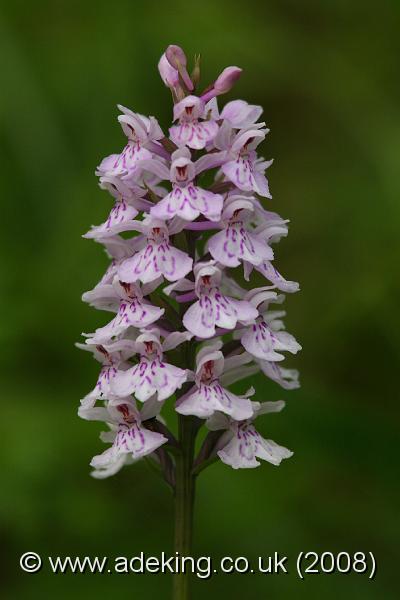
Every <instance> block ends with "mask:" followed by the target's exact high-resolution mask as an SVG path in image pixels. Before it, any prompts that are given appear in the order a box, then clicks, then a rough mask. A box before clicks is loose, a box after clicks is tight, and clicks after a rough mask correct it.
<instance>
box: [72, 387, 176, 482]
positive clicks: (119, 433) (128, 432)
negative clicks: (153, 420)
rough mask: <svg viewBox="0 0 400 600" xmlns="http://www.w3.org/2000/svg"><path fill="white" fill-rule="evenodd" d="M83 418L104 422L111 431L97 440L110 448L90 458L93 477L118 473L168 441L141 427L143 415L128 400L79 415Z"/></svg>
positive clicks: (159, 434)
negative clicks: (109, 444)
mask: <svg viewBox="0 0 400 600" xmlns="http://www.w3.org/2000/svg"><path fill="white" fill-rule="evenodd" d="M81 416H82V417H83V418H84V419H88V420H100V421H106V422H107V423H108V424H109V426H110V428H111V431H108V432H103V433H102V434H101V435H100V438H101V440H102V441H103V442H106V443H107V442H109V443H110V442H111V443H112V445H111V446H110V447H109V448H108V449H107V450H105V451H104V452H103V453H102V454H98V455H97V456H95V457H94V458H92V460H91V462H90V464H91V466H92V467H94V471H93V472H92V476H93V477H95V478H96V479H104V478H105V477H109V476H110V475H114V474H115V473H117V472H118V471H119V470H120V469H121V468H122V467H123V466H124V465H125V464H129V463H130V462H135V461H136V460H139V459H140V458H143V457H144V456H148V455H149V454H152V453H153V452H154V451H155V450H157V448H159V447H160V446H162V445H163V444H165V443H166V442H167V441H168V440H167V438H166V437H165V436H164V435H162V434H161V433H157V432H155V431H150V430H149V429H147V428H146V426H145V425H143V423H142V420H143V412H142V411H138V410H137V408H136V405H135V402H134V401H133V400H132V399H131V398H123V399H120V400H119V401H118V402H117V403H115V404H112V403H110V404H109V405H108V407H107V408H95V409H89V410H87V411H86V412H85V413H83V414H82V415H81Z"/></svg>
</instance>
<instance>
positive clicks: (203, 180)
mask: <svg viewBox="0 0 400 600" xmlns="http://www.w3.org/2000/svg"><path fill="white" fill-rule="evenodd" d="M158 66H159V72H160V75H161V77H162V79H163V81H164V83H165V84H166V86H167V87H168V88H169V89H170V90H171V92H172V97H173V102H174V107H173V125H172V126H171V127H170V129H169V135H168V136H166V135H165V134H164V132H163V131H162V129H161V127H160V125H159V124H158V122H157V120H156V119H155V118H154V117H145V116H143V115H141V114H138V113H134V112H132V111H131V110H129V109H127V108H125V107H123V106H119V110H120V112H121V114H120V115H119V117H118V121H119V123H120V125H121V127H122V131H123V133H124V135H125V136H126V145H125V147H124V148H123V149H122V151H121V152H119V153H117V154H112V155H110V156H108V157H106V158H105V159H104V160H102V162H101V163H100V165H99V167H98V169H97V171H96V174H97V176H98V177H99V184H100V187H101V188H102V189H104V190H107V191H108V192H109V193H110V194H111V196H112V197H113V198H114V206H113V207H112V209H111V212H110V214H109V215H108V217H107V219H106V220H105V222H104V223H102V224H101V225H97V226H92V227H91V229H90V231H89V232H88V233H87V234H86V235H85V237H88V238H92V239H94V240H96V241H97V242H99V243H101V244H102V245H103V246H104V248H105V250H106V253H107V255H108V256H109V258H110V260H111V263H110V265H109V267H108V269H107V271H106V273H105V274H104V276H103V278H102V279H101V281H100V282H99V283H98V284H97V285H96V286H95V287H94V289H92V290H91V291H89V292H86V293H85V294H84V295H83V300H84V301H86V302H88V303H89V304H90V305H91V306H93V307H95V308H97V309H100V310H105V311H108V312H110V313H112V318H111V320H110V321H109V322H108V323H107V324H106V325H104V326H103V327H100V328H99V329H97V330H96V331H95V332H94V333H91V334H84V336H85V337H86V340H85V343H82V344H78V346H79V347H80V348H82V349H84V350H87V351H89V352H91V353H92V354H93V356H94V358H95V359H96V360H97V361H98V362H99V363H100V364H101V369H100V374H99V377H98V380H97V382H96V385H95V387H94V389H93V390H92V391H91V392H90V393H89V394H87V395H86V396H85V397H84V398H83V399H82V401H81V406H80V408H79V415H80V416H81V417H82V418H84V419H88V420H93V419H94V420H100V421H103V422H105V423H107V424H108V426H109V428H110V430H109V431H108V432H106V433H103V434H102V435H101V439H102V440H103V441H104V442H106V443H108V444H110V445H109V447H108V448H107V449H106V450H105V452H103V453H102V454H100V455H99V456H95V457H94V458H93V459H92V462H91V465H92V467H93V468H94V470H93V473H92V474H93V475H94V476H95V477H107V476H109V475H112V474H114V473H116V472H117V471H118V470H119V469H120V468H121V467H122V466H123V465H124V464H128V463H131V462H134V461H136V460H138V459H140V458H142V457H144V456H151V458H153V459H154V460H156V461H157V462H158V463H159V464H160V465H161V466H163V465H165V464H166V462H167V455H168V448H170V447H172V446H173V444H174V443H176V440H175V438H174V436H173V435H172V434H171V433H170V431H169V430H168V428H167V427H166V425H165V423H164V421H163V419H162V417H161V416H160V411H161V409H162V407H163V404H164V403H165V402H172V403H174V406H175V410H176V412H177V413H178V414H179V415H186V416H187V415H190V416H191V417H192V418H194V417H195V418H196V419H195V420H196V423H197V426H198V427H199V426H200V425H201V424H203V423H205V425H206V427H207V428H208V430H209V434H208V436H207V437H206V440H205V442H204V444H203V447H202V449H201V450H200V454H199V456H198V458H197V463H198V464H199V461H201V460H204V461H209V460H210V458H211V459H212V458H217V457H219V458H220V459H221V460H222V461H223V462H224V463H226V464H227V465H230V466H231V467H233V468H234V469H236V468H248V467H256V466H258V465H259V462H258V460H257V459H263V460H266V461H268V462H270V463H272V464H274V465H278V464H279V463H280V462H281V460H282V459H283V458H288V457H289V456H291V454H292V453H291V452H290V451H289V450H287V449H286V448H284V447H282V446H279V445H277V444H276V443H275V442H273V441H271V440H266V439H264V438H263V437H262V436H261V435H260V434H259V433H258V432H257V430H256V429H255V427H254V424H253V422H254V420H255V418H256V417H258V416H259V415H261V414H263V413H267V412H277V411H280V410H281V409H282V408H283V406H284V403H283V402H282V401H279V402H262V403H260V402H255V401H252V400H251V399H250V398H251V397H252V395H253V394H254V390H253V388H251V389H249V390H248V391H247V392H246V393H245V394H244V395H242V396H239V395H236V394H235V393H233V392H232V391H231V390H230V389H229V387H230V386H231V385H232V384H233V383H235V382H237V381H239V380H241V379H244V378H247V377H249V376H252V375H254V374H255V373H257V372H258V371H261V372H263V373H264V374H265V375H266V376H267V377H269V378H270V379H272V380H273V381H275V382H277V383H278V384H279V385H281V386H282V387H283V388H285V389H293V388H296V387H298V374H297V372H296V371H294V370H290V369H285V368H283V367H282V361H283V359H284V358H285V352H289V353H292V354H295V353H296V352H297V351H298V350H299V349H300V346H299V344H298V343H297V342H296V340H295V339H294V337H293V336H292V335H290V334H289V333H287V332H286V331H285V329H284V325H283V322H282V320H281V319H282V317H283V316H284V314H285V313H284V312H283V311H281V310H273V309H271V305H274V304H280V303H282V301H283V299H284V295H283V293H292V292H296V291H297V290H298V284H297V283H295V282H293V281H288V280H286V279H285V278H284V277H283V276H282V275H281V274H280V273H279V272H278V271H277V269H276V268H275V266H274V263H273V260H274V252H273V249H272V245H273V244H274V243H275V242H277V241H279V239H280V238H281V237H282V236H286V235H287V233H288V221H286V220H284V219H282V218H281V217H280V216H279V215H278V214H276V213H275V212H270V211H268V210H266V209H265V208H264V207H263V205H262V199H263V198H271V195H270V191H269V186H268V181H267V178H266V175H265V172H266V169H267V168H268V167H269V166H270V164H271V162H272V161H265V160H264V159H263V158H262V157H260V156H258V154H257V148H258V146H259V144H260V143H261V142H263V140H264V139H265V137H266V135H267V133H268V129H267V128H266V126H265V123H264V122H259V119H260V117H261V114H262V109H261V107H259V106H253V105H250V104H248V103H247V102H245V101H243V100H234V101H231V102H228V103H227V104H225V106H224V107H223V109H222V110H221V111H220V109H219V108H218V104H217V96H220V95H221V94H224V93H226V92H228V91H229V90H230V89H231V88H232V86H233V84H234V83H235V82H236V80H237V79H238V77H239V76H240V74H241V70H240V69H238V68H237V67H228V68H226V69H224V71H223V72H222V73H221V75H220V76H219V77H218V78H217V79H216V81H215V82H214V83H213V84H212V85H211V86H209V87H208V88H207V89H206V90H205V91H204V92H203V93H201V94H199V95H196V94H195V91H196V88H197V87H198V80H199V74H200V66H199V61H198V60H196V64H195V68H194V71H193V73H192V74H191V75H189V73H188V71H187V60H186V56H185V54H184V52H183V50H182V49H181V48H179V47H178V46H169V47H168V48H167V50H166V52H165V53H164V54H163V56H162V57H161V59H160V62H159V65H158ZM121 234H122V235H121ZM254 270H255V271H256V272H258V274H259V275H257V274H255V273H253V271H254ZM242 276H243V277H242ZM254 277H256V279H257V280H258V282H262V280H263V279H264V280H265V285H264V286H262V287H256V288H254V287H252V286H251V285H250V282H251V278H254ZM243 279H244V281H246V282H249V286H248V287H249V288H250V289H244V288H243V287H242V285H243V283H242V284H239V283H238V281H241V282H243ZM168 456H169V455H168ZM169 460H171V459H169Z"/></svg>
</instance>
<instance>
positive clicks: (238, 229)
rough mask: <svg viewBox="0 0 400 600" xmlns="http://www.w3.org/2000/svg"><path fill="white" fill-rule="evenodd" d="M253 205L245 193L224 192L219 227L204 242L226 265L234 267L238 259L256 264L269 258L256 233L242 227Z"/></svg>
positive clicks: (262, 242) (266, 248) (212, 253)
mask: <svg viewBox="0 0 400 600" xmlns="http://www.w3.org/2000/svg"><path fill="white" fill-rule="evenodd" d="M253 211H254V207H253V204H252V202H251V201H250V200H249V199H247V198H246V197H245V196H235V195H231V196H228V198H227V200H226V201H225V206H224V210H223V213H222V225H223V230H222V231H220V232H219V233H216V234H215V235H213V236H212V237H211V238H210V239H209V240H208V243H207V247H208V250H209V252H210V254H211V256H212V257H213V258H214V259H215V260H217V261H218V262H219V263H220V264H222V265H224V266H226V267H237V266H239V265H240V262H241V261H245V262H249V263H251V264H252V265H259V264H261V263H262V262H263V261H265V260H270V259H272V258H273V256H274V255H273V252H272V250H271V248H270V247H269V246H268V245H267V244H266V243H265V241H264V240H263V239H262V237H260V236H259V235H258V234H256V233H253V232H252V231H251V230H248V229H246V227H245V221H246V220H247V219H249V218H250V216H251V214H252V212H253Z"/></svg>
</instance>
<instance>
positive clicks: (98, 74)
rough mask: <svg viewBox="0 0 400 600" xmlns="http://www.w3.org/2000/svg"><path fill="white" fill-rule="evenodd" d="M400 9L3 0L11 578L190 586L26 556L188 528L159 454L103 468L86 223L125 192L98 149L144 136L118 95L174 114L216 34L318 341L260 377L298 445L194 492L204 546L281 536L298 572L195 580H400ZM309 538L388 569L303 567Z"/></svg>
mask: <svg viewBox="0 0 400 600" xmlns="http://www.w3.org/2000/svg"><path fill="white" fill-rule="evenodd" d="M399 17H400V5H399V3H398V2H396V1H394V0H393V1H390V0H383V1H382V2H380V3H376V2H372V1H368V0H364V1H363V2H361V1H358V0H353V1H351V0H350V1H346V2H345V1H344V0H326V1H322V0H319V1H317V0H304V1H302V2H299V1H297V0H265V1H264V2H261V1H260V2H257V1H254V0H253V1H252V0H249V1H247V2H238V1H237V0H230V1H228V0H223V1H221V0H219V1H218V0H217V1H212V0H203V1H202V2H198V3H190V2H183V1H182V0H175V2H169V3H167V2H154V1H153V2H145V3H141V2H134V1H129V0H116V1H115V2H106V1H104V0H97V1H94V0H93V1H89V0H87V1H82V0H81V1H79V2H78V1H76V0H68V1H67V0H54V1H50V0H38V1H37V2H31V1H30V0H27V1H24V2H23V1H22V0H14V1H13V2H6V1H5V0H2V1H1V2H0V73H1V83H2V85H1V88H2V91H1V95H0V144H1V170H0V177H1V190H2V210H1V215H2V228H1V236H0V245H1V249H2V257H3V258H2V269H1V273H2V276H1V284H0V285H1V287H2V293H1V303H2V307H1V309H2V310H1V314H2V325H1V365H2V379H1V389H2V406H1V413H2V419H1V425H0V427H1V438H0V439H1V443H2V450H1V453H0V466H1V471H0V472H1V501H0V519H1V521H0V527H1V539H2V547H3V557H2V566H3V567H5V569H4V575H2V578H1V584H0V585H1V588H2V598H4V600H19V599H22V598H24V599H25V598H29V599H36V598H41V599H42V598H52V597H54V596H56V597H57V598H58V599H59V600H64V599H67V598H68V599H69V598H71V596H73V597H74V598H77V599H80V598H85V597H88V595H89V596H90V597H95V596H97V597H98V598H103V597H109V594H115V595H116V594H118V595H119V596H121V595H123V596H124V597H129V598H146V599H147V598H168V597H169V592H170V586H171V578H170V577H168V576H166V575H163V576H155V575H152V576H139V575H136V576H135V575H126V576H124V575H114V574H113V575H108V574H104V575H91V574H89V573H86V574H84V575H75V576H66V575H52V574H51V573H50V572H49V569H48V568H44V569H43V570H42V571H41V572H40V573H38V574H35V575H28V574H24V573H22V572H21V570H20V569H19V566H18V560H19V556H20V555H21V554H22V553H23V552H26V551H28V550H31V551H36V552H39V554H42V555H43V556H44V557H46V556H49V555H53V556H55V555H66V554H72V555H74V556H75V555H81V556H83V555H100V556H102V555H110V556H118V555H126V556H128V557H129V556H134V555H135V554H137V553H138V552H140V551H144V552H146V553H147V554H148V555H150V554H159V553H160V552H161V551H162V550H164V551H166V552H172V550H173V547H172V539H173V503H172V498H171V494H170V492H169V490H168V489H167V488H166V486H165V485H164V484H163V482H162V481H160V480H159V479H158V478H156V477H155V476H154V475H153V474H152V473H151V471H150V470H149V469H148V468H147V466H146V464H144V463H143V464H142V463H140V464H138V465H137V466H133V467H130V468H127V469H125V470H123V471H122V472H121V473H120V474H119V475H117V476H116V477H114V478H111V479H109V480H105V481H96V480H94V479H92V478H90V477H89V466H88V463H89V461H90V459H91V457H92V456H93V455H94V454H96V453H98V452H99V451H101V450H102V449H103V445H102V443H101V442H100V441H99V439H98V433H99V431H100V430H101V427H99V426H97V425H95V424H90V423H87V422H83V421H81V420H79V419H78V418H77V416H76V410H77V405H78V402H79V399H80V398H81V397H82V396H83V395H84V394H85V393H87V391H88V390H89V389H91V386H93V384H94V381H95V378H96V373H97V365H96V364H95V362H94V361H93V360H91V359H90V356H88V355H86V354H83V353H80V352H79V351H78V350H76V349H75V348H74V342H75V341H77V340H78V339H79V336H80V333H81V332H82V331H93V330H94V328H96V327H97V326H100V325H102V324H105V323H106V321H107V319H108V317H109V315H108V314H105V313H104V314H102V313H99V312H96V311H94V310H92V309H90V308H88V307H87V306H86V305H85V304H83V303H81V301H80V296H81V294H82V292H84V291H85V290H87V289H90V288H92V287H93V285H94V284H95V283H96V282H97V280H98V279H99V278H100V276H101V275H102V273H103V271H104V270H105V267H106V257H105V256H104V253H103V252H102V250H101V247H100V246H99V245H98V244H95V243H93V242H89V241H86V240H83V239H82V238H81V234H82V233H84V232H85V231H86V230H87V229H88V227H89V226H90V225H91V224H97V223H100V222H101V221H102V220H103V219H104V217H105V215H106V214H107V211H108V209H109V207H110V201H109V198H108V197H107V195H106V193H105V192H102V191H100V190H99V189H98V187H97V182H96V178H95V176H94V169H95V167H96V165H97V164H98V163H99V161H100V159H101V158H102V157H103V156H105V155H107V154H110V153H111V152H117V151H118V150H119V149H121V148H122V146H123V144H124V136H123V134H122V133H121V130H120V127H119V125H118V123H117V121H116V116H117V110H116V104H117V103H121V104H123V105H125V106H129V107H131V108H132V109H133V110H135V111H138V112H141V113H144V114H152V115H155V116H157V117H158V118H159V120H160V123H161V124H162V126H163V127H164V128H167V126H168V124H169V122H170V118H171V100H170V95H169V92H168V90H167V89H166V88H164V86H163V84H162V82H161V80H160V79H159V76H158V72H157V62H158V58H159V56H160V55H161V53H162V52H163V50H164V48H165V47H166V46H167V45H168V44H169V43H176V44H180V45H181V46H183V47H184V48H185V50H186V52H187V54H188V56H193V55H194V54H195V53H197V52H200V53H201V54H202V65H203V68H202V81H203V83H204V85H207V84H208V83H209V82H210V81H212V80H213V78H214V77H216V76H217V75H218V74H219V72H220V71H221V70H222V69H223V68H224V67H225V66H227V65H230V64H237V65H239V66H241V67H242V68H243V69H244V73H243V76H242V78H241V80H240V82H239V83H238V84H237V86H236V88H235V90H234V92H232V93H230V94H229V95H228V96H227V98H226V99H233V98H235V97H241V98H244V99H246V100H248V101H249V102H251V103H255V104H262V105H263V106H264V108H265V120H266V122H267V125H268V127H270V129H271V133H270V134H269V136H268V139H267V141H266V143H265V145H264V154H265V156H266V157H267V158H271V157H274V158H275V160H276V162H275V163H274V165H273V166H272V168H271V169H270V171H269V177H270V186H271V190H272V193H273V196H274V199H273V201H268V207H271V209H273V210H276V211H277V212H279V213H280V214H281V215H282V216H283V217H285V218H290V220H291V229H290V235H289V237H288V238H287V239H286V240H283V241H282V242H281V243H280V244H279V245H278V246H276V247H275V252H276V257H277V259H276V263H277V266H278V268H279V269H280V270H281V271H282V273H283V274H284V275H285V276H287V277H288V278H290V279H294V280H298V281H300V283H301V292H300V293H298V294H295V295H294V296H292V297H289V298H287V310H288V316H287V327H288V330H289V331H290V332H292V333H294V334H295V335H296V337H297V339H298V340H299V341H300V342H301V343H302V345H303V348H304V350H303V352H302V353H301V355H299V356H298V357H295V358H293V359H291V360H290V361H289V362H290V366H291V367H297V368H299V369H300V370H301V376H302V377H301V380H302V388H301V390H299V391H295V392H286V391H284V390H281V389H280V388H278V386H276V385H274V384H269V383H265V380H263V379H258V378H255V380H254V381H253V382H251V383H253V384H254V385H255V386H256V387H258V392H257V396H256V399H259V400H278V399H281V398H283V399H285V400H287V407H286V409H285V410H284V412H283V413H281V414H280V415H271V416H266V417H265V418H264V420H263V421H262V424H261V426H260V429H261V431H262V432H263V433H264V434H265V435H266V436H267V437H271V438H272V439H274V440H276V441H277V442H278V443H281V444H283V445H285V446H287V447H289V448H290V449H292V450H294V456H293V458H292V459H290V460H288V461H285V462H284V464H282V465H281V467H279V468H276V467H273V466H271V465H268V464H265V465H263V466H262V467H260V468H259V469H254V470H251V471H249V472H234V471H233V470H231V469H230V468H229V467H227V466H224V465H223V464H218V465H214V466H212V467H211V468H210V469H209V470H207V471H206V472H204V473H203V474H202V475H201V476H200V478H199V481H198V495H197V506H196V534H195V552H196V554H197V555H201V554H205V555H212V556H214V557H220V556H223V555H231V556H247V557H249V558H252V557H256V556H259V555H262V556H268V555H269V554H270V553H273V552H274V551H278V552H280V553H281V554H283V555H287V556H288V557H289V575H280V576H275V577H274V576H268V575H230V576H221V575H218V576H215V577H213V578H211V579H210V580H209V581H200V580H197V581H195V582H194V587H193V598H194V599H195V600H196V599H200V598H203V597H204V596H205V594H207V597H208V598H210V599H211V598H225V597H230V598H239V597H240V598H242V597H246V598H249V599H250V600H253V599H255V598H258V599H260V598H270V599H280V598H303V597H304V598H308V599H314V598H316V599H320V598H324V599H326V600H330V599H333V598H337V596H338V595H339V594H340V596H341V597H342V598H353V597H360V598H363V599H364V600H370V599H375V598H376V599H378V598H379V599H381V598H385V600H391V599H392V598H398V593H397V594H396V585H395V584H396V583H397V572H396V567H397V564H398V559H399V555H398V539H399V534H400V531H399V519H398V506H399V499H400V498H399V489H398V486H397V483H398V469H396V467H398V459H397V456H396V454H397V455H398V420H397V419H396V409H397V398H398V384H397V374H398V371H397V369H398V364H399V341H400V340H399V336H398V329H399V325H400V319H399V316H398V315H399V313H398V312H397V311H398V306H399V286H398V278H399V275H398V266H399V245H398V241H399V239H398V238H399V235H398V231H399V216H400V204H399V195H400V178H399V176H398V175H399V152H400V110H399V100H400V97H399V87H400V86H399V81H400V80H399V70H398V62H399V51H400V38H399V25H400V19H399ZM246 383H250V382H246ZM300 550H303V551H307V550H315V551H317V552H322V551H332V552H338V551H349V552H354V551H356V550H363V551H372V552H374V554H375V557H376V560H377V562H378V571H377V575H376V577H375V580H374V581H369V580H368V579H367V577H366V576H365V575H312V576H309V577H308V579H306V580H305V581H303V582H301V581H300V580H299V579H298V578H297V576H296V574H295V558H296V555H297V553H298V552H299V551H300ZM396 555H397V556H396ZM397 586H398V584H397Z"/></svg>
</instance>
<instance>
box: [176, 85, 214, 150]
mask: <svg viewBox="0 0 400 600" xmlns="http://www.w3.org/2000/svg"><path fill="white" fill-rule="evenodd" d="M207 112H208V110H207V105H206V104H205V103H204V102H203V100H201V98H197V96H186V98H184V99H183V100H181V101H180V102H178V103H177V104H175V106H174V121H176V120H178V121H179V125H174V126H173V127H171V128H170V130H169V134H170V137H171V139H172V141H173V142H174V143H175V144H176V145H177V146H185V145H186V146H189V148H193V149H195V150H201V149H202V148H205V146H206V144H208V143H209V142H211V141H212V140H213V139H214V138H215V136H216V135H217V133H218V124H217V123H216V122H215V121H214V120H212V119H209V120H207Z"/></svg>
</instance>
